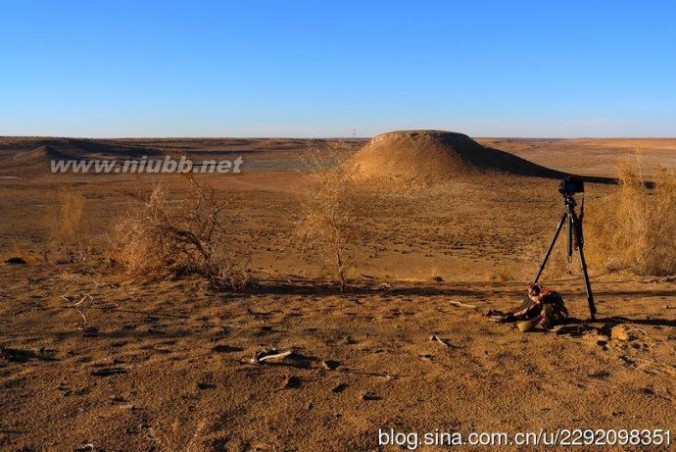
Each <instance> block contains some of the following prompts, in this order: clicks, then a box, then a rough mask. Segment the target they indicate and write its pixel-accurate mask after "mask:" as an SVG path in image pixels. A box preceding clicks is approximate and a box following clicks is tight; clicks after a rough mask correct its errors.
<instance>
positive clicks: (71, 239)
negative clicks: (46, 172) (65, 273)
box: [42, 186, 87, 262]
mask: <svg viewBox="0 0 676 452" xmlns="http://www.w3.org/2000/svg"><path fill="white" fill-rule="evenodd" d="M54 201H55V202H54V203H53V204H52V205H50V206H49V207H48V208H47V213H46V217H45V227H46V229H47V238H46V242H45V246H44V249H43V250H42V255H43V258H44V260H45V261H46V262H48V261H49V255H50V254H51V253H52V252H54V251H58V250H61V251H63V252H64V253H65V254H66V256H67V257H68V259H69V260H70V261H71V262H74V261H75V260H76V258H77V257H79V258H80V260H84V257H85V254H86V251H85V248H87V247H86V244H85V242H84V240H83V224H84V220H85V217H84V208H85V199H84V197H83V196H82V194H81V193H79V192H77V191H74V190H72V189H71V188H69V187H65V186H64V187H61V188H59V190H58V191H57V193H56V199H55V200H54Z"/></svg>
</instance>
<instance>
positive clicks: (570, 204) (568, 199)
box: [563, 195, 577, 209]
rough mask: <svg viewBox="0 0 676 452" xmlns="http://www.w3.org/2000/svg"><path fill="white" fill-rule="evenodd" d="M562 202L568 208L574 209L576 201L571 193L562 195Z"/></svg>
mask: <svg viewBox="0 0 676 452" xmlns="http://www.w3.org/2000/svg"><path fill="white" fill-rule="evenodd" d="M563 204H564V205H565V206H566V207H567V208H569V209H575V206H577V201H576V200H575V197H574V196H573V195H564V196H563Z"/></svg>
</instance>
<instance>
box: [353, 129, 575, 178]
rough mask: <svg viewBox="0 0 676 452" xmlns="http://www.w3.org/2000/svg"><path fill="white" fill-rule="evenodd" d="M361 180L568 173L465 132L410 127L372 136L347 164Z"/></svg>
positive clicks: (560, 174) (554, 175)
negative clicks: (487, 145) (489, 143)
mask: <svg viewBox="0 0 676 452" xmlns="http://www.w3.org/2000/svg"><path fill="white" fill-rule="evenodd" d="M347 164H348V165H350V166H351V170H352V171H353V172H354V177H355V179H357V180H377V179H382V180H396V181H420V182H444V181H448V180H450V179H452V178H454V177H457V176H462V175H467V174H472V173H487V172H495V173H503V174H516V175H520V176H534V177H547V178H561V177H565V175H566V174H565V173H562V172H559V171H555V170H552V169H549V168H545V167H543V166H540V165H536V164H535V163H532V162H529V161H527V160H524V159H522V158H519V157H517V156H515V155H512V154H509V153H507V152H503V151H500V150H497V149H493V148H488V147H484V146H482V145H480V144H479V143H477V142H476V141H474V140H472V139H471V138H470V137H468V136H467V135H464V134H462V133H456V132H446V131H441V130H406V131H395V132H388V133H384V134H381V135H378V136H376V137H374V138H373V139H372V140H371V141H369V142H368V143H367V144H366V145H365V146H364V147H363V148H362V149H360V150H359V151H358V152H357V153H356V154H355V155H354V156H353V157H352V158H351V159H350V160H349V161H348V163H347Z"/></svg>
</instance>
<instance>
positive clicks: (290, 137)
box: [0, 129, 676, 140]
mask: <svg viewBox="0 0 676 452" xmlns="http://www.w3.org/2000/svg"><path fill="white" fill-rule="evenodd" d="M404 130H408V129H401V130H392V131H389V132H382V133H377V134H374V135H369V136H358V137H357V136H321V137H317V136H244V135H230V136H225V135H224V136H211V135H202V136H199V135H195V136H171V135H169V136H150V135H144V136H72V135H71V136H68V135H0V139H4V138H15V139H16V138H22V139H77V140H224V139H241V140H367V139H370V138H373V137H375V136H378V135H382V134H385V133H392V132H399V131H404ZM410 130H421V131H422V130H442V129H410ZM446 132H454V133H463V132H455V131H452V130H447V131H446ZM463 134H464V135H467V136H469V137H471V138H477V139H505V140H676V135H675V136H643V137H637V136H615V137H613V136H577V137H553V136H506V135H470V134H466V133H463Z"/></svg>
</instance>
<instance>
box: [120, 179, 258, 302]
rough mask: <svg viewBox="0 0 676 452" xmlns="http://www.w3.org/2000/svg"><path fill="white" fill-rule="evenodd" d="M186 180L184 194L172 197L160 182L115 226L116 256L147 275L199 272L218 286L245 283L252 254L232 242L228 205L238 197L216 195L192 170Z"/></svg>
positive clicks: (133, 270)
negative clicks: (238, 249) (239, 251)
mask: <svg viewBox="0 0 676 452" xmlns="http://www.w3.org/2000/svg"><path fill="white" fill-rule="evenodd" d="M186 180H187V182H188V183H189V190H188V193H187V196H186V197H185V198H183V199H177V200H175V202H170V201H169V199H168V193H167V191H166V190H165V189H164V188H163V187H162V186H160V185H158V186H156V187H155V188H154V189H153V191H152V192H151V193H150V195H149V196H148V197H147V199H145V200H144V202H143V203H142V204H141V205H140V206H138V207H136V208H134V209H132V210H131V211H130V212H129V213H128V214H127V216H126V217H125V218H124V219H123V220H122V221H121V222H120V223H119V224H118V225H117V226H116V228H115V234H114V236H115V239H114V254H115V258H116V260H118V261H120V262H121V263H122V264H123V265H124V266H125V267H126V268H127V270H128V271H129V272H130V273H132V274H135V275H140V276H144V277H150V278H155V277H161V276H164V275H167V274H174V275H182V274H200V275H203V276H205V277H207V278H209V280H210V281H211V282H212V283H213V284H214V285H216V286H218V287H219V288H228V289H233V290H242V289H244V288H246V286H247V285H248V284H249V282H250V278H249V274H248V271H247V268H246V267H247V264H248V259H247V258H246V257H242V256H238V255H237V254H236V253H235V252H234V251H233V250H232V249H231V248H229V246H228V245H229V244H231V243H232V240H233V236H232V230H231V229H232V226H233V225H234V222H235V221H234V216H233V215H231V214H228V215H226V214H227V213H228V212H226V211H227V209H228V208H229V207H231V206H232V204H233V201H234V200H233V199H227V200H224V201H221V200H217V199H216V193H215V191H213V190H207V189H205V188H204V187H202V186H201V185H200V184H198V183H197V180H196V179H195V178H194V176H193V175H192V174H189V175H186ZM224 218H225V220H224ZM226 220H227V224H228V226H230V227H231V228H230V230H229V229H228V228H226V227H225V221H226Z"/></svg>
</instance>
